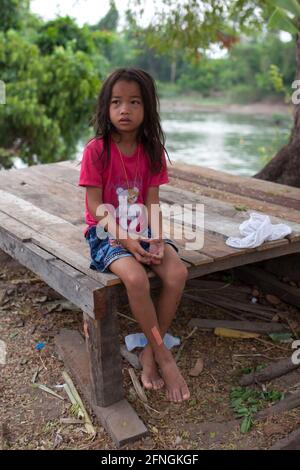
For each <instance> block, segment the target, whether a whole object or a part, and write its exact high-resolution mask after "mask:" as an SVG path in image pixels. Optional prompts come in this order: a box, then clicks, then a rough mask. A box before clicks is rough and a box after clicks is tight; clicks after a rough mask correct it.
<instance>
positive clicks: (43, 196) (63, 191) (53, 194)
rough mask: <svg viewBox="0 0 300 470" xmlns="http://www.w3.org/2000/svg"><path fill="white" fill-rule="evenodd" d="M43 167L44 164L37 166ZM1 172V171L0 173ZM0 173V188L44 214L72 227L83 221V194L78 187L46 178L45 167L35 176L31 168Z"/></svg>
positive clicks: (33, 169) (33, 168)
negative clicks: (43, 211) (65, 222)
mask: <svg viewBox="0 0 300 470" xmlns="http://www.w3.org/2000/svg"><path fill="white" fill-rule="evenodd" d="M38 166H41V167H42V168H43V166H44V165H38ZM1 173H2V172H1ZM1 173H0V187H1V189H2V190H7V192H9V193H13V194H14V195H15V196H18V197H20V198H22V199H24V200H26V201H27V202H31V203H32V204H34V205H35V206H37V207H38V208H40V209H43V210H45V211H46V212H47V213H50V214H53V215H58V214H59V217H60V218H62V219H64V220H66V221H68V222H71V223H73V224H78V223H83V222H84V207H85V194H84V192H83V191H80V189H79V188H76V187H75V186H71V185H69V184H64V182H59V181H56V180H51V179H49V178H48V174H47V168H44V172H43V174H42V173H41V174H36V171H35V166H33V167H29V168H25V169H24V170H8V171H4V174H1Z"/></svg>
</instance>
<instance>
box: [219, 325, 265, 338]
mask: <svg viewBox="0 0 300 470" xmlns="http://www.w3.org/2000/svg"><path fill="white" fill-rule="evenodd" d="M214 334H215V335H216V336H221V337H223V338H236V339H251V338H258V337H259V333H252V332H250V331H239V330H231V329H230V328H215V329H214Z"/></svg>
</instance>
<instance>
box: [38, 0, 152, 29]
mask: <svg viewBox="0 0 300 470" xmlns="http://www.w3.org/2000/svg"><path fill="white" fill-rule="evenodd" d="M115 3H116V6H117V9H118V11H119V13H120V15H121V21H122V16H123V18H124V14H125V11H126V10H127V7H128V0H115ZM30 5H31V10H32V11H33V12H34V13H37V14H38V15H40V16H41V17H42V18H44V19H46V20H47V19H53V18H55V17H56V16H57V14H59V15H61V16H64V15H69V16H72V17H74V18H75V19H76V22H77V23H78V24H79V25H80V26H82V25H83V24H84V23H89V24H95V23H97V21H99V19H100V18H102V17H103V16H105V15H106V13H107V12H108V10H109V0H53V1H52V2H49V0H31V3H30ZM153 11H154V9H153V2H151V1H150V2H149V1H145V14H144V21H150V20H151V17H152V15H153Z"/></svg>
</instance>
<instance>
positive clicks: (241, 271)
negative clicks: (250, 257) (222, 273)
mask: <svg viewBox="0 0 300 470" xmlns="http://www.w3.org/2000/svg"><path fill="white" fill-rule="evenodd" d="M234 272H235V273H236V275H237V277H238V278H239V279H241V280H243V281H244V282H246V283H248V284H249V283H252V284H255V285H256V286H259V287H261V288H262V289H263V290H264V291H265V292H267V293H268V294H274V295H275V296H276V297H279V298H280V299H281V300H282V301H283V302H287V303H289V304H292V305H295V306H296V307H300V289H298V288H297V287H293V286H290V285H288V284H285V283H284V282H281V281H280V280H279V279H278V278H277V277H276V276H275V275H274V274H271V273H270V272H268V271H265V270H264V269H262V268H259V267H257V266H242V267H239V268H234Z"/></svg>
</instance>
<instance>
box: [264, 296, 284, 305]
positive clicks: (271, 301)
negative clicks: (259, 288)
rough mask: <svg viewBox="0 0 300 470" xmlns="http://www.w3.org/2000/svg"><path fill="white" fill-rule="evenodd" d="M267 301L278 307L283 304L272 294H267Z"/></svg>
mask: <svg viewBox="0 0 300 470" xmlns="http://www.w3.org/2000/svg"><path fill="white" fill-rule="evenodd" d="M266 300H267V301H268V302H269V304H272V305H278V304H280V303H281V300H280V299H279V298H278V297H276V296H275V295H272V294H267V295H266Z"/></svg>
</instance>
